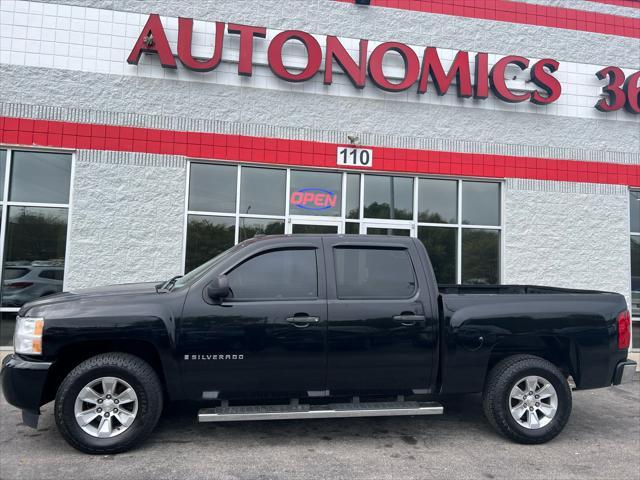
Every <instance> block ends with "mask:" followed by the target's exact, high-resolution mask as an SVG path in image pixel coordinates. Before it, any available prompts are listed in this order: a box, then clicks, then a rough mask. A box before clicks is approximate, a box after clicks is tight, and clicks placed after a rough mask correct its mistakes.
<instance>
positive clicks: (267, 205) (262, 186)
mask: <svg viewBox="0 0 640 480" xmlns="http://www.w3.org/2000/svg"><path fill="white" fill-rule="evenodd" d="M286 182H287V171H286V170H276V169H273V168H252V167H244V168H243V169H242V178H241V184H240V213H244V214H253V215H284V207H285V202H284V195H282V192H284V189H285V187H286Z"/></svg>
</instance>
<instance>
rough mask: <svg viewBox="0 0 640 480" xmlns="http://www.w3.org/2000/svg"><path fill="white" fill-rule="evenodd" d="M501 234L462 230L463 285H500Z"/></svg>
mask: <svg viewBox="0 0 640 480" xmlns="http://www.w3.org/2000/svg"><path fill="white" fill-rule="evenodd" d="M499 257H500V232H498V231H497V230H480V229H475V228H469V229H462V283H470V284H482V285H491V284H497V283H499V278H500V273H499V266H500V262H499Z"/></svg>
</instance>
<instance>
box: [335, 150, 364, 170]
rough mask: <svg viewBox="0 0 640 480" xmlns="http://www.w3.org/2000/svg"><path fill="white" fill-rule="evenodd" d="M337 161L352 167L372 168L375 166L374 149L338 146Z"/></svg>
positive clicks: (339, 163)
mask: <svg viewBox="0 0 640 480" xmlns="http://www.w3.org/2000/svg"><path fill="white" fill-rule="evenodd" d="M336 163H337V164H338V165H347V166H350V167H361V168H362V167H364V168H371V167H372V166H373V150H370V149H368V148H356V147H338V152H337V157H336Z"/></svg>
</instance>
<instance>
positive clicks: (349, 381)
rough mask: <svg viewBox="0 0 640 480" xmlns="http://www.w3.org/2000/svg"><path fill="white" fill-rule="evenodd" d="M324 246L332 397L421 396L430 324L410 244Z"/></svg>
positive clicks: (428, 363) (426, 383) (429, 355)
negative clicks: (368, 394)
mask: <svg viewBox="0 0 640 480" xmlns="http://www.w3.org/2000/svg"><path fill="white" fill-rule="evenodd" d="M324 244H325V262H326V266H327V279H328V282H327V299H328V305H327V306H328V322H329V323H328V334H327V347H328V371H327V384H328V388H329V390H330V391H331V394H332V395H333V394H339V393H346V394H363V393H401V392H406V393H410V392H412V391H413V392H415V393H426V391H428V390H429V388H430V387H431V376H432V367H433V365H434V353H435V351H436V348H435V334H436V325H437V323H436V321H437V319H435V318H433V317H432V315H431V313H430V312H431V308H430V296H429V292H428V289H427V283H426V282H427V280H426V277H425V275H424V272H423V271H422V269H421V268H420V264H419V263H418V262H417V261H414V260H413V259H417V258H418V256H417V251H416V249H415V246H414V244H413V243H412V242H411V241H410V240H409V239H406V240H404V239H397V240H396V239H389V240H385V241H384V242H380V241H376V240H374V239H362V240H349V241H345V239H340V238H339V237H336V238H330V237H325V238H324ZM423 302H424V303H423Z"/></svg>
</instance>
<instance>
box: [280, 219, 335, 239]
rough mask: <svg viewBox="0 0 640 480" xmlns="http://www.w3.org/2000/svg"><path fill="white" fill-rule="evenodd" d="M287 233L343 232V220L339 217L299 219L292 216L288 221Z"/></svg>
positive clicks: (318, 233) (317, 233)
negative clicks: (334, 218)
mask: <svg viewBox="0 0 640 480" xmlns="http://www.w3.org/2000/svg"><path fill="white" fill-rule="evenodd" d="M285 233H310V234H315V235H320V234H325V233H336V234H337V233H342V222H341V221H340V220H339V219H337V220H333V219H327V218H313V219H308V218H305V219H298V218H295V217H293V218H290V219H289V222H287V228H286V230H285Z"/></svg>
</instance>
